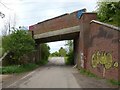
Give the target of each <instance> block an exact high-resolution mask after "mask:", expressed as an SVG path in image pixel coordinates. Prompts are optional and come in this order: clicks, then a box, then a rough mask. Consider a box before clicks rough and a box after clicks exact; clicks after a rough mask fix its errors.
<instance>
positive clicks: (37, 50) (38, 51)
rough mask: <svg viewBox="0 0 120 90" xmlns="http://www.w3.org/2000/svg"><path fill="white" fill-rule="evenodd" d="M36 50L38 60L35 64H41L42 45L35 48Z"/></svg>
mask: <svg viewBox="0 0 120 90" xmlns="http://www.w3.org/2000/svg"><path fill="white" fill-rule="evenodd" d="M35 48H36V60H35V62H36V63H37V62H39V61H40V60H41V47H40V44H36V46H35Z"/></svg>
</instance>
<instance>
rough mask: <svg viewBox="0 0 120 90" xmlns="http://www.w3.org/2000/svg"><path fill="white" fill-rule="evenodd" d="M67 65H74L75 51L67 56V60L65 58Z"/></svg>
mask: <svg viewBox="0 0 120 90" xmlns="http://www.w3.org/2000/svg"><path fill="white" fill-rule="evenodd" d="M65 63H66V64H67V65H73V64H74V54H73V51H70V52H69V53H68V54H67V58H65Z"/></svg>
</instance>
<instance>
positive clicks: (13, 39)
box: [2, 30, 35, 64]
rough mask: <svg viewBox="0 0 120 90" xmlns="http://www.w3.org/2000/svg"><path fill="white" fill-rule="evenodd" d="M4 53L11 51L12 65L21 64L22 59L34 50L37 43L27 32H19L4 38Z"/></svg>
mask: <svg viewBox="0 0 120 90" xmlns="http://www.w3.org/2000/svg"><path fill="white" fill-rule="evenodd" d="M2 44H3V45H2V46H3V48H4V51H5V52H7V51H9V52H10V53H11V57H12V63H14V64H21V57H22V56H23V55H24V54H27V53H28V52H31V51H32V50H34V45H35V42H34V40H33V39H32V37H31V36H30V35H29V34H28V32H27V31H23V30H17V31H14V32H13V33H12V34H10V35H7V36H4V37H3V43H2Z"/></svg>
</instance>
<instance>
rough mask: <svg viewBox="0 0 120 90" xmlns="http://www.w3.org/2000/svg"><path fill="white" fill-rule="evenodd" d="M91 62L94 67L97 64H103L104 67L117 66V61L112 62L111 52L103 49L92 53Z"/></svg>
mask: <svg viewBox="0 0 120 90" xmlns="http://www.w3.org/2000/svg"><path fill="white" fill-rule="evenodd" d="M91 64H92V67H93V68H96V67H97V66H98V64H101V65H103V66H104V68H105V69H110V68H111V67H115V68H118V62H113V59H112V54H111V53H110V52H105V51H101V52H100V51H96V52H95V53H93V54H92V61H91Z"/></svg>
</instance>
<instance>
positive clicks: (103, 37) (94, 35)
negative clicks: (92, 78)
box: [86, 22, 120, 80]
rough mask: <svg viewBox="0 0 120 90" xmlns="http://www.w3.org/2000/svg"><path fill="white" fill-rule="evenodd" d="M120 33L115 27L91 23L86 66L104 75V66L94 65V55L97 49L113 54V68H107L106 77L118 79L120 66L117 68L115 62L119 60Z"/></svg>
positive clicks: (99, 74)
mask: <svg viewBox="0 0 120 90" xmlns="http://www.w3.org/2000/svg"><path fill="white" fill-rule="evenodd" d="M118 33H120V31H117V30H114V29H113V28H110V27H107V26H104V25H101V24H98V23H94V22H93V23H91V24H90V33H89V36H88V37H89V40H88V45H89V46H88V54H87V62H86V68H87V69H88V70H90V71H91V72H93V73H95V74H97V75H98V76H101V77H102V74H103V66H102V65H101V64H98V66H97V67H96V68H93V67H92V63H91V60H92V55H93V54H94V53H95V51H99V52H104V53H110V54H111V55H112V60H113V64H112V66H111V68H109V69H106V72H105V78H108V79H115V80H118V67H117V68H115V67H114V66H113V65H114V62H118V56H120V55H118V44H119V42H118Z"/></svg>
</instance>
